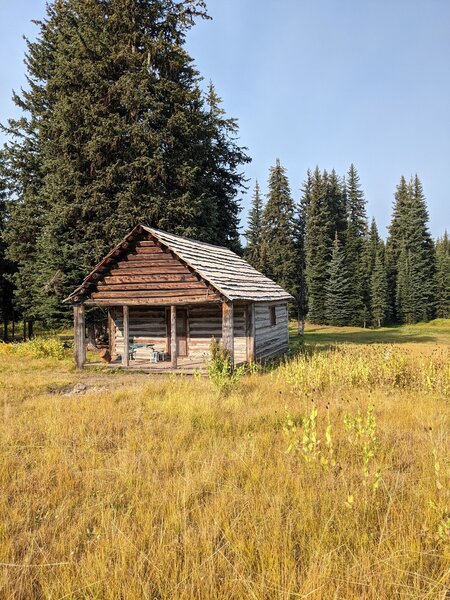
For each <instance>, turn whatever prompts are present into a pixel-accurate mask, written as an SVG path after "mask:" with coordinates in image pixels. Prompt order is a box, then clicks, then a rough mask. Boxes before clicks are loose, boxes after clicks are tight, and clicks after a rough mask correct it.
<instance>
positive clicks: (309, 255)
mask: <svg viewBox="0 0 450 600" xmlns="http://www.w3.org/2000/svg"><path fill="white" fill-rule="evenodd" d="M327 182H328V175H327V173H326V172H324V173H323V174H322V173H321V172H320V170H319V167H316V169H315V170H314V173H313V174H312V175H311V174H309V173H308V179H307V181H306V182H305V185H304V188H303V198H302V205H303V206H304V207H305V208H304V209H305V211H306V227H305V263H306V284H307V289H308V320H309V321H311V322H312V323H325V322H326V308H325V287H326V284H327V281H328V277H329V262H330V260H331V252H332V247H333V237H334V234H335V231H333V230H334V226H333V214H332V212H331V209H330V204H329V202H328V196H327Z"/></svg>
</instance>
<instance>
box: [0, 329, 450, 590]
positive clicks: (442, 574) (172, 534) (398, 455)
mask: <svg viewBox="0 0 450 600" xmlns="http://www.w3.org/2000/svg"><path fill="white" fill-rule="evenodd" d="M305 338H306V342H305V346H304V347H302V346H301V344H300V341H299V339H298V338H297V337H296V336H295V334H294V330H293V338H292V349H293V350H292V354H291V356H289V357H288V358H287V359H286V360H285V361H283V362H282V363H281V364H278V365H271V366H270V367H267V368H265V369H256V368H255V369H253V370H252V372H251V373H249V374H247V375H244V376H242V377H240V378H239V379H238V380H237V381H233V382H231V383H230V384H229V385H225V386H223V387H222V388H218V387H217V386H216V385H214V383H213V382H212V381H210V380H209V379H207V378H201V377H195V376H194V377H182V376H153V377H152V376H148V375H144V374H139V373H125V372H120V371H117V372H110V371H108V372H106V370H102V369H98V370H94V369H86V370H85V371H83V372H82V373H77V372H75V371H74V369H73V367H72V359H71V356H70V354H69V355H68V354H67V351H66V350H64V349H63V348H62V346H61V344H60V343H59V342H58V341H57V340H56V339H53V340H52V339H49V340H35V341H32V342H29V343H26V344H17V345H15V346H7V345H0V490H1V493H0V598H2V599H3V598H5V599H10V598H11V599H14V600H18V599H34V598H36V599H41V598H45V599H52V600H53V599H54V600H57V599H58V600H62V599H70V600H79V599H87V598H89V599H91V598H92V599H98V600H117V599H127V600H128V599H131V600H134V599H149V600H155V599H171V598H177V599H178V598H179V599H186V600H187V599H194V598H195V599H209V598H211V599H216V598H217V599H230V600H232V599H233V600H234V599H241V598H242V599H247V598H251V599H255V600H256V599H258V600H259V599H267V600H269V599H270V600H271V599H283V600H288V599H297V598H308V599H311V600H318V599H327V600H328V599H343V600H357V599H358V600H359V599H371V600H378V599H384V598H386V599H395V598H410V599H416V598H421V599H441V600H444V599H448V598H449V594H450V592H449V589H450V488H449V469H450V452H449V451H450V445H449V431H450V419H449V417H450V411H449V400H450V321H442V320H441V321H435V322H433V323H429V324H423V325H421V324H419V325H416V326H410V327H403V328H400V327H398V328H384V329H381V330H362V329H355V328H343V329H336V328H334V329H333V328H329V327H318V326H312V325H311V326H308V327H307V330H306V336H305ZM77 383H78V384H79V383H82V384H84V386H86V387H85V388H83V387H81V391H80V392H79V393H74V391H73V390H74V386H75V384H77Z"/></svg>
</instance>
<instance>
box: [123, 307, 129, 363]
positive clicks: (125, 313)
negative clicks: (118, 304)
mask: <svg viewBox="0 0 450 600" xmlns="http://www.w3.org/2000/svg"><path fill="white" fill-rule="evenodd" d="M128 317H129V310H128V306H124V307H123V353H122V366H123V367H128V365H129V364H130V360H129V356H130V355H129V350H130V325H129V319H128Z"/></svg>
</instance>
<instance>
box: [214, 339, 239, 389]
mask: <svg viewBox="0 0 450 600" xmlns="http://www.w3.org/2000/svg"><path fill="white" fill-rule="evenodd" d="M209 349H210V359H209V363H208V376H209V378H210V380H211V381H212V382H213V384H214V385H215V386H216V387H217V388H218V390H219V391H220V392H225V391H229V390H230V388H231V387H233V385H235V384H236V383H237V381H238V380H239V379H240V378H241V376H242V375H243V374H244V370H243V369H242V368H239V369H235V368H234V367H233V363H232V360H231V353H230V352H229V350H227V349H225V348H224V347H223V344H222V342H220V341H218V340H216V339H215V338H212V339H211V342H210V345H209Z"/></svg>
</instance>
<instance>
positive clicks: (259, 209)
mask: <svg viewBox="0 0 450 600" xmlns="http://www.w3.org/2000/svg"><path fill="white" fill-rule="evenodd" d="M263 209H264V207H263V201H262V197H261V192H260V189H259V183H258V180H256V182H255V189H254V191H253V197H252V206H251V209H250V212H249V215H248V227H247V231H246V232H245V237H246V238H247V247H246V249H245V253H244V256H245V259H246V260H247V261H248V262H249V263H250V264H251V265H252V266H253V267H255V269H257V270H258V271H261V270H263V269H264V265H263V263H262V257H261V244H262V226H263V222H262V218H263Z"/></svg>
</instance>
